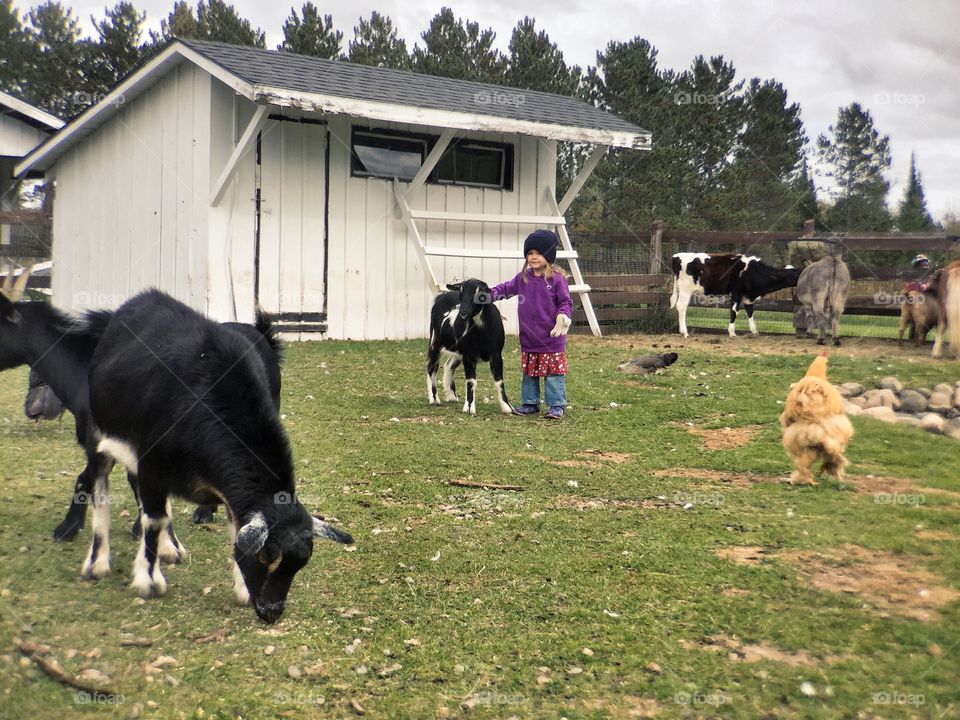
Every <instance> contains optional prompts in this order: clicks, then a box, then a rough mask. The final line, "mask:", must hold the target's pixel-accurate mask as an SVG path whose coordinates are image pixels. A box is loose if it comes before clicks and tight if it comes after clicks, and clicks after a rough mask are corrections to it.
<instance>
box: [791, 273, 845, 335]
mask: <svg viewBox="0 0 960 720" xmlns="http://www.w3.org/2000/svg"><path fill="white" fill-rule="evenodd" d="M849 289H850V270H849V268H847V264H846V263H845V262H843V260H841V259H840V258H839V257H825V258H820V259H819V260H817V261H816V262H815V263H812V264H810V265H808V266H807V267H805V268H804V269H803V272H802V273H800V279H799V280H798V281H797V300H798V301H799V302H800V303H801V304H802V307H801V308H799V309H798V310H797V322H795V325H796V326H797V327H798V331H797V332H798V334H799V332H800V329H802V328H804V327H805V328H806V331H807V334H808V335H809V334H811V333H812V331H813V329H814V328H819V329H820V337H819V339H818V340H817V344H818V345H824V344H825V341H824V337H825V336H826V333H827V325H828V324H829V325H830V334H831V335H833V344H834V345H836V346H838V347H839V346H840V316H841V315H843V307H844V304H845V303H846V302H847V292H848V291H849Z"/></svg>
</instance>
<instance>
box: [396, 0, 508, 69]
mask: <svg viewBox="0 0 960 720" xmlns="http://www.w3.org/2000/svg"><path fill="white" fill-rule="evenodd" d="M420 37H421V38H422V39H423V43H424V46H423V47H422V48H421V47H420V46H419V45H414V46H413V62H412V67H413V70H414V71H415V72H420V73H424V74H427V75H439V76H441V77H449V78H456V79H458V80H476V81H479V82H488V83H502V82H503V77H504V74H505V73H506V67H507V61H506V58H505V57H504V56H503V53H501V52H500V51H499V50H497V49H496V48H494V47H493V42H494V40H496V37H497V34H496V33H495V32H494V31H493V30H492V29H490V28H487V29H486V30H480V23H476V22H470V21H469V20H468V21H466V23H464V21H463V20H459V19H457V18H456V17H454V14H453V10H451V9H450V8H448V7H444V8H441V10H440V12H439V13H437V14H436V15H435V16H434V17H433V19H432V20H431V21H430V27H429V28H427V30H425V31H424V32H423V33H421V35H420Z"/></svg>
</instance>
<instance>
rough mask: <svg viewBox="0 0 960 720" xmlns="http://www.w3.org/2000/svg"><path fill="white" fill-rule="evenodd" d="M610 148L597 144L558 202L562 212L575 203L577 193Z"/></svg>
mask: <svg viewBox="0 0 960 720" xmlns="http://www.w3.org/2000/svg"><path fill="white" fill-rule="evenodd" d="M608 149H609V146H607V145H597V146H596V147H595V148H594V149H593V152H592V153H590V157H588V158H587V160H586V162H585V163H583V167H582V168H580V172H578V173H577V176H576V177H575V178H574V179H573V182H572V183H570V187H569V188H567V192H566V193H564V195H563V199H562V200H561V201H560V202H559V203H557V207H558V208H559V209H560V213H561V214H563V213H565V212H567V210H569V209H570V206H571V205H572V204H573V201H574V199H575V198H576V197H577V194H578V193H579V192H580V190H581V189H582V188H583V186H584V184H585V183H586V182H587V180H589V179H590V176H591V175H592V174H593V171H594V169H596V167H597V163H599V162H600V160H601V158H603V156H604V155H606V154H607V150H608Z"/></svg>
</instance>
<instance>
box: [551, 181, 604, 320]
mask: <svg viewBox="0 0 960 720" xmlns="http://www.w3.org/2000/svg"><path fill="white" fill-rule="evenodd" d="M545 195H546V196H547V205H548V206H550V207H552V208H553V210H554V211H556V213H557V214H558V215H559V214H560V207H559V206H558V205H557V199H556V198H555V197H554V195H553V188H551V187H547V190H546V193H545ZM557 234H558V235H559V236H560V243H561V244H562V245H563V247H565V248H566V249H567V250H573V243H571V242H570V235H568V234H567V226H566V225H561V226H560V227H558V228H557ZM558 254H559V253H558ZM570 274H571V275H573V287H575V288H577V290H576V292H578V293H579V294H580V304H581V305H582V306H583V312H584V314H585V315H586V316H587V322H588V323H590V330H592V331H593V334H594V335H596V336H597V337H600V323H599V322H597V314H596V313H595V312H594V311H593V303H592V302H591V301H590V295H589V294H588V292H589V290H590V286H589V285H587V284H586V283H585V282H584V281H583V273H582V272H580V265H579V263H577V261H576V260H571V261H570Z"/></svg>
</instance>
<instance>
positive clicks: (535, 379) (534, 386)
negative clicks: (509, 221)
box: [490, 230, 573, 420]
mask: <svg viewBox="0 0 960 720" xmlns="http://www.w3.org/2000/svg"><path fill="white" fill-rule="evenodd" d="M559 244H560V240H559V238H557V236H556V235H555V234H554V233H552V232H550V231H549V230H537V231H535V232H533V233H531V234H530V235H529V236H528V237H527V239H526V240H525V241H524V243H523V254H524V257H525V258H526V261H527V264H526V266H525V267H524V268H523V270H521V271H520V272H519V273H518V274H517V276H516V277H515V278H513V280H508V281H507V282H505V283H501V284H500V285H497V286H496V287H494V288H491V291H490V292H491V294H492V296H493V300H494V301H496V300H503V299H505V298H509V297H513V296H514V295H517V296H518V299H519V301H520V304H519V307H518V314H519V317H520V350H521V361H520V362H521V369H522V370H523V383H522V385H521V392H520V397H521V402H522V403H523V404H522V405H520V407H518V408H516V409H515V410H514V412H515V413H517V414H518V415H538V414H539V413H540V378H541V377H542V378H543V390H544V394H545V395H546V401H547V407H548V408H549V410H548V411H547V417H548V418H550V419H552V420H558V419H560V418H562V417H563V410H564V408H565V407H566V406H567V386H566V374H567V356H566V353H565V349H566V346H567V337H566V335H567V331H568V330H569V329H570V323H571V318H572V317H573V301H572V300H571V299H570V290H569V289H568V286H567V277H566V274H565V273H564V272H563V270H562V269H560V268H559V267H558V266H556V265H554V264H553V263H554V261H555V260H556V259H557V246H558V245H559Z"/></svg>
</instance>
